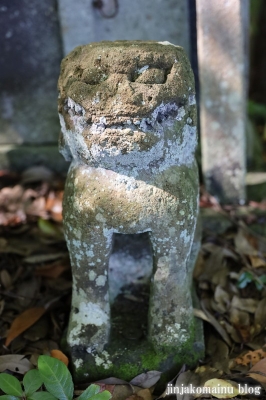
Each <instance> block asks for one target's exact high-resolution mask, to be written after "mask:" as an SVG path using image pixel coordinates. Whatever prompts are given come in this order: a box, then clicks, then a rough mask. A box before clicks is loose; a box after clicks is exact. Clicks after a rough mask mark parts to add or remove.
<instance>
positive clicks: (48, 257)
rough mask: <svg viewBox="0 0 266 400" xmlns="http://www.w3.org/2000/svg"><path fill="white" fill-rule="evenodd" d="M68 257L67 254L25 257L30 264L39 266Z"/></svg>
mask: <svg viewBox="0 0 266 400" xmlns="http://www.w3.org/2000/svg"><path fill="white" fill-rule="evenodd" d="M66 256H67V253H54V254H36V255H34V256H29V257H25V258H24V261H25V262H26V263H28V264H38V263H43V262H47V261H53V260H57V259H58V258H63V257H66Z"/></svg>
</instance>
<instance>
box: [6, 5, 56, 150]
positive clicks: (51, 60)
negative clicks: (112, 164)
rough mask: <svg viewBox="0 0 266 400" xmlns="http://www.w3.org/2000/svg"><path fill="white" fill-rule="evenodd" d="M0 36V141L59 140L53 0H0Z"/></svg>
mask: <svg viewBox="0 0 266 400" xmlns="http://www.w3.org/2000/svg"><path fill="white" fill-rule="evenodd" d="M0 42H1V57H0V145H1V144H11V143H13V144H22V143H29V144H34V143H35V144H36V143H37V144H40V143H46V144H47V143H49V144H50V143H55V142H57V138H58V132H59V129H60V128H59V121H58V115H57V105H56V102H57V79H58V75H59V67H60V61H61V57H62V52H61V41H60V30H59V23H58V19H57V12H56V0H47V1H34V2H32V1H30V0H12V1H9V0H2V1H1V4H0Z"/></svg>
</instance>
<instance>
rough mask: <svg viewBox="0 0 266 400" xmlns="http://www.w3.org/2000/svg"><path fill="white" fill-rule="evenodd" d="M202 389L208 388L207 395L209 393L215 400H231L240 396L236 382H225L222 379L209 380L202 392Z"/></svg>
mask: <svg viewBox="0 0 266 400" xmlns="http://www.w3.org/2000/svg"><path fill="white" fill-rule="evenodd" d="M204 388H206V389H207V388H209V390H210V391H209V392H207V393H210V394H211V395H212V396H213V397H216V398H217V399H232V398H233V397H235V396H238V395H239V394H240V393H239V390H238V386H237V384H236V382H233V381H226V380H224V379H217V378H214V379H210V380H208V381H207V382H205V384H204V386H203V390H204ZM203 393H206V392H203Z"/></svg>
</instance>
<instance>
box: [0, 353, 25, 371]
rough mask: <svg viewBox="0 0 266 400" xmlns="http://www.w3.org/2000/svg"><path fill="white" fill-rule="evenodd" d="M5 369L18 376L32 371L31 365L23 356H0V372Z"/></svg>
mask: <svg viewBox="0 0 266 400" xmlns="http://www.w3.org/2000/svg"><path fill="white" fill-rule="evenodd" d="M7 369H8V370H9V371H11V372H16V373H18V374H25V373H26V372H27V371H29V370H30V369H33V365H32V363H31V362H30V361H29V360H28V359H27V358H26V357H25V355H23V354H7V355H5V356H0V372H4V371H5V370H7Z"/></svg>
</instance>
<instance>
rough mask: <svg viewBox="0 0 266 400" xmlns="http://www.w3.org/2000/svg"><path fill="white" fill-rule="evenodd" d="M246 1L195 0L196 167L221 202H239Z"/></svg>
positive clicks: (242, 163) (242, 193)
mask: <svg viewBox="0 0 266 400" xmlns="http://www.w3.org/2000/svg"><path fill="white" fill-rule="evenodd" d="M247 17H248V0H225V1H220V0H213V1H209V0H197V29H198V32H197V33H198V61H199V77H200V109H201V111H200V124H201V143H202V167H203V173H204V177H205V183H206V187H207V190H208V191H209V192H211V193H212V194H213V195H215V196H216V197H217V198H219V200H220V201H221V202H224V203H226V202H231V203H240V204H242V203H244V201H245V173H246V166H245V119H246V91H247V90H246V89H247V87H246V86H247V79H246V75H247V48H246V46H245V45H246V42H247V34H248V18H247Z"/></svg>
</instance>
